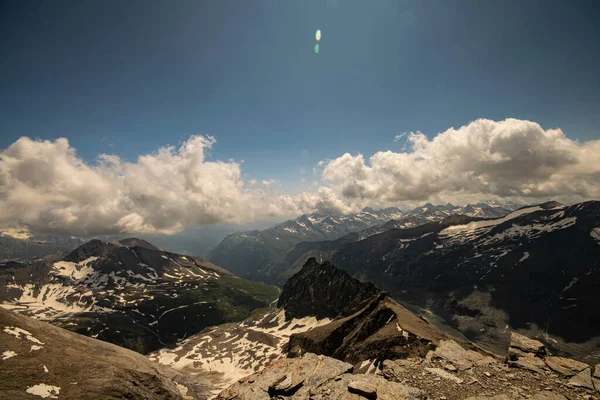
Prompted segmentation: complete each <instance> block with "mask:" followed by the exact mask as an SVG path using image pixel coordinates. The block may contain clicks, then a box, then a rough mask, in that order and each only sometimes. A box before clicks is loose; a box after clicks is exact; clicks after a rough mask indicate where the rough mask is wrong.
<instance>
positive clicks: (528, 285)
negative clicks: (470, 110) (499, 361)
mask: <svg viewBox="0 0 600 400" xmlns="http://www.w3.org/2000/svg"><path fill="white" fill-rule="evenodd" d="M599 233H600V202H598V201H590V202H585V203H581V204H576V205H573V206H569V207H565V206H563V205H561V204H560V203H556V202H549V203H545V204H541V205H539V206H529V207H525V208H521V209H519V210H516V211H514V212H512V213H510V214H509V215H507V216H505V217H502V218H497V219H476V218H473V217H449V218H446V219H444V220H442V221H439V222H434V223H429V224H426V225H422V226H419V227H416V228H411V229H392V230H389V231H386V232H383V233H380V234H377V235H374V236H370V237H368V238H367V239H365V240H362V241H358V242H340V243H329V248H328V255H329V258H330V259H331V260H332V262H333V263H335V264H336V265H338V266H339V267H340V268H342V269H344V270H345V271H347V272H349V273H350V274H351V275H352V276H354V277H356V278H359V279H361V280H368V281H370V282H373V283H374V284H376V285H377V286H378V287H380V288H382V289H384V290H386V291H389V292H390V293H391V294H392V295H393V296H394V297H395V298H397V299H400V300H402V301H404V302H407V303H411V304H413V305H416V306H417V307H419V308H420V309H423V310H428V312H433V313H434V314H436V315H438V316H441V317H442V318H444V319H445V320H446V321H447V322H448V323H450V324H451V325H452V326H453V327H455V328H456V329H458V330H459V331H461V332H462V333H464V334H465V335H466V336H467V337H468V338H469V339H471V340H473V341H476V342H477V343H481V344H482V345H484V346H486V347H487V348H489V349H491V350H494V351H496V352H500V351H503V350H504V349H506V348H507V344H508V340H509V332H510V330H511V329H513V330H515V329H517V330H520V331H523V332H527V333H528V334H530V335H536V336H537V337H538V338H539V339H540V340H542V341H544V342H545V343H546V344H547V345H548V346H549V347H550V348H551V349H554V350H555V351H557V352H563V353H564V354H567V355H571V356H573V357H576V358H579V359H581V360H582V361H594V360H600V341H599V340H598V329H597V328H596V327H595V326H594V325H590V324H589V321H595V320H596V319H599V320H600V311H599V308H598V307H597V304H598V302H599V301H600V297H599V296H600V290H599V289H600V265H599V260H600V235H599ZM324 246H325V244H322V247H324ZM425 315H426V314H425Z"/></svg>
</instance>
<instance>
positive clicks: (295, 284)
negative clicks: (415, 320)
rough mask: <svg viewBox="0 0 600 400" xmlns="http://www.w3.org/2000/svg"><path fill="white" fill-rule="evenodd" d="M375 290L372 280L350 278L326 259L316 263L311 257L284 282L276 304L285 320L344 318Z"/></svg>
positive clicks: (374, 293) (376, 291) (374, 292)
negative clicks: (283, 311)
mask: <svg viewBox="0 0 600 400" xmlns="http://www.w3.org/2000/svg"><path fill="white" fill-rule="evenodd" d="M378 293H379V290H378V289H377V288H376V287H375V286H373V284H372V283H368V282H360V281H358V280H356V279H354V278H352V277H350V275H348V274H347V273H346V272H344V271H342V270H340V269H338V268H336V267H334V266H333V265H331V263H329V261H325V262H324V263H322V264H319V263H318V262H317V260H315V259H314V258H310V259H308V261H306V263H305V264H304V266H303V267H302V270H300V272H298V273H297V274H295V275H294V276H292V277H291V278H290V279H289V280H288V281H287V283H286V284H285V286H284V288H283V291H282V293H281V296H280V297H279V302H278V304H277V306H278V307H283V308H285V316H286V319H288V320H289V319H292V318H302V317H307V316H315V317H316V318H317V319H322V318H336V317H340V316H341V317H345V316H348V315H350V314H352V313H354V312H355V311H357V310H358V309H359V308H360V307H361V306H362V303H363V302H364V301H366V300H368V299H370V298H371V297H373V296H374V295H376V294H378Z"/></svg>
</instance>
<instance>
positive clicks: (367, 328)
mask: <svg viewBox="0 0 600 400" xmlns="http://www.w3.org/2000/svg"><path fill="white" fill-rule="evenodd" d="M445 338H447V335H445V334H444V333H443V332H441V331H439V330H437V329H436V328H435V327H433V326H432V325H429V324H428V323H427V322H425V321H423V320H422V319H420V318H419V317H417V316H415V315H414V314H412V313H411V312H409V311H408V310H406V309H405V308H404V307H402V306H401V305H399V304H398V303H396V302H395V301H394V300H393V299H392V298H390V297H389V296H388V295H387V294H385V293H380V294H379V295H377V296H374V297H373V298H371V300H369V301H368V302H367V303H366V304H365V306H364V307H363V308H362V309H360V310H359V311H357V312H356V313H354V314H352V315H350V316H348V317H345V318H340V319H337V320H335V321H333V322H331V323H329V324H327V325H323V326H320V327H317V328H314V329H312V330H310V331H307V332H303V333H299V334H294V335H292V336H291V337H290V343H289V354H290V356H293V357H294V356H299V355H302V354H304V353H307V352H309V353H316V354H324V355H327V356H330V357H334V358H338V359H340V360H343V361H347V362H350V363H352V364H356V363H359V362H361V361H365V360H379V361H383V360H384V359H386V358H389V359H396V358H409V357H425V355H426V354H427V353H428V352H429V351H430V350H433V349H435V347H436V346H437V344H438V343H439V341H440V340H442V339H445Z"/></svg>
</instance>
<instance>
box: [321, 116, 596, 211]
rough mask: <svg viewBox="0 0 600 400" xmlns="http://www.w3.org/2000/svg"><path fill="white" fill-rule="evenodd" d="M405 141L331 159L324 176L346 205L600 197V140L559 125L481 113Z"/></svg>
mask: <svg viewBox="0 0 600 400" xmlns="http://www.w3.org/2000/svg"><path fill="white" fill-rule="evenodd" d="M407 140H408V142H409V146H410V151H409V152H393V151H381V152H377V153H375V154H373V155H372V156H371V157H370V158H369V160H368V161H367V160H365V158H364V157H363V155H361V154H357V155H351V154H348V153H346V154H344V155H342V156H340V157H338V158H336V159H334V160H329V161H327V163H325V166H324V169H323V173H322V177H323V180H324V182H326V183H327V184H328V186H329V187H331V188H333V190H334V192H336V193H337V194H338V195H339V196H340V198H342V199H344V201H345V203H346V204H350V203H355V204H369V203H370V204H393V203H398V202H419V201H425V200H431V199H443V200H444V201H456V199H460V198H463V199H464V198H467V197H468V198H470V199H471V200H472V199H474V198H491V197H501V198H529V199H535V198H550V197H551V198H562V199H573V200H577V199H586V198H599V197H600V163H599V162H598V159H599V157H600V140H594V141H589V142H585V143H579V142H577V141H573V140H571V139H569V138H568V137H566V135H565V134H564V133H563V132H562V131H561V130H560V129H547V130H545V129H543V128H542V127H541V126H540V125H539V124H537V123H535V122H531V121H523V120H516V119H507V120H504V121H499V122H496V121H491V120H485V119H480V120H477V121H474V122H471V123H470V124H468V125H466V126H463V127H461V128H459V129H454V128H451V129H448V130H447V131H445V132H443V133H440V134H438V135H437V136H435V137H434V138H433V139H428V138H427V137H426V136H425V135H424V134H422V133H420V132H417V133H410V134H409V135H408V139H407Z"/></svg>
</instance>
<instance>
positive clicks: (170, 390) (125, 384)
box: [0, 308, 209, 400]
mask: <svg viewBox="0 0 600 400" xmlns="http://www.w3.org/2000/svg"><path fill="white" fill-rule="evenodd" d="M0 343H1V346H0V347H1V348H0V397H1V398H3V399H29V398H34V397H35V396H33V395H35V394H37V396H41V397H49V398H62V399H124V398H127V399H156V400H159V399H160V400H162V399H173V400H175V399H183V398H184V395H186V396H188V397H186V398H189V399H195V398H198V399H199V398H203V397H205V396H207V395H208V394H209V392H208V390H207V389H206V388H207V387H208V386H207V382H204V381H202V380H200V379H198V378H194V379H192V378H191V377H189V376H184V375H182V374H179V373H177V372H175V371H173V370H171V369H170V368H166V367H163V366H160V365H158V364H154V363H152V362H150V361H149V360H147V359H146V358H145V357H144V356H142V355H140V354H138V353H135V352H133V351H131V350H127V349H123V348H120V347H118V346H115V345H113V344H110V343H105V342H102V341H99V340H95V339H91V338H88V337H85V336H81V335H78V334H76V333H73V332H69V331H67V330H64V329H61V328H57V327H54V326H52V325H49V324H46V323H43V322H40V321H36V320H34V319H32V318H28V317H25V316H22V315H19V314H17V313H14V312H12V311H7V310H4V309H2V308H0Z"/></svg>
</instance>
